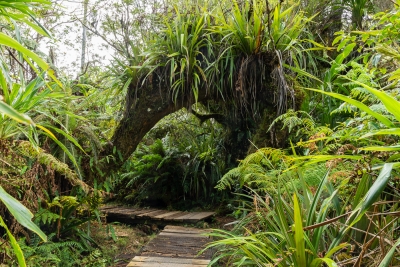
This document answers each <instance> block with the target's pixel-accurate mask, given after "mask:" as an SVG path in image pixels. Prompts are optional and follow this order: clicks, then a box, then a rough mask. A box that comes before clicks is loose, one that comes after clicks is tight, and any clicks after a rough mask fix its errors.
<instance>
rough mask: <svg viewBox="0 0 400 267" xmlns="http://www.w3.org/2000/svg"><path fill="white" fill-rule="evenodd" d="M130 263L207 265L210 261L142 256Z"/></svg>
mask: <svg viewBox="0 0 400 267" xmlns="http://www.w3.org/2000/svg"><path fill="white" fill-rule="evenodd" d="M131 261H136V262H165V263H180V264H208V263H209V262H210V260H200V259H185V258H166V257H143V256H136V257H134V258H133V259H132V260H131Z"/></svg>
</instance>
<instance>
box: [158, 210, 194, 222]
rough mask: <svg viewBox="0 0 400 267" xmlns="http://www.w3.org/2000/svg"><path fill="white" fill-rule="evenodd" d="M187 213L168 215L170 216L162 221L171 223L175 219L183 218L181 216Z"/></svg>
mask: <svg viewBox="0 0 400 267" xmlns="http://www.w3.org/2000/svg"><path fill="white" fill-rule="evenodd" d="M188 213H189V212H186V211H181V212H179V213H176V214H172V215H170V216H167V217H164V218H163V220H165V221H172V220H173V219H174V218H175V217H179V216H183V215H185V214H188Z"/></svg>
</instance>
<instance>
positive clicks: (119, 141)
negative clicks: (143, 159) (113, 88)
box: [101, 81, 207, 173]
mask: <svg viewBox="0 0 400 267" xmlns="http://www.w3.org/2000/svg"><path fill="white" fill-rule="evenodd" d="M160 88H161V89H160ZM165 88H166V86H161V85H160V84H157V81H153V82H152V83H147V84H146V85H144V86H143V87H141V88H139V89H137V87H136V85H135V84H131V85H130V86H129V88H128V92H127V96H126V103H125V108H124V114H123V118H122V119H121V121H120V122H119V124H118V126H117V128H116V130H115V132H114V134H113V137H112V138H111V141H110V143H109V144H108V146H107V147H106V149H105V150H104V151H103V153H102V156H103V157H106V156H109V155H113V156H114V160H108V161H106V162H107V163H106V164H104V166H102V168H101V169H102V170H103V171H104V172H105V173H110V172H111V171H113V170H116V169H117V168H118V167H120V166H121V165H122V164H123V162H125V161H126V160H127V159H128V158H129V156H130V155H131V154H132V153H133V152H134V151H135V149H136V147H137V146H138V145H139V143H140V142H141V141H142V139H143V137H144V136H145V135H146V133H148V132H149V131H150V130H151V128H153V127H154V126H155V125H156V124H157V122H159V121H160V120H161V119H162V118H164V117H165V116H167V115H169V114H171V113H173V112H176V111H178V110H179V109H181V108H183V107H189V106H191V105H192V104H193V100H192V99H193V98H182V99H181V100H180V101H177V103H174V102H173V101H172V99H171V95H170V91H169V90H168V89H167V90H166V89H165ZM206 99H207V92H206V90H202V91H200V92H199V98H198V101H199V102H201V101H205V100H206Z"/></svg>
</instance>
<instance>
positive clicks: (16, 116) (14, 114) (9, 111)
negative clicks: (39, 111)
mask: <svg viewBox="0 0 400 267" xmlns="http://www.w3.org/2000/svg"><path fill="white" fill-rule="evenodd" d="M0 113H3V114H5V115H7V116H9V117H10V118H11V119H13V120H15V121H17V122H20V123H23V124H26V125H35V123H34V122H33V121H32V119H31V118H30V117H29V116H28V115H25V114H22V113H19V112H18V111H16V110H15V109H14V108H13V107H11V106H9V105H8V104H6V103H4V102H3V101H1V100H0Z"/></svg>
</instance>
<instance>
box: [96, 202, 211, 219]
mask: <svg viewBox="0 0 400 267" xmlns="http://www.w3.org/2000/svg"><path fill="white" fill-rule="evenodd" d="M100 210H101V211H102V212H103V213H104V214H106V215H107V217H108V218H111V219H115V220H117V221H118V220H120V221H125V222H131V223H134V222H135V221H140V220H142V221H143V220H155V221H165V222H176V223H179V222H182V223H196V222H198V221H201V220H205V219H207V218H210V217H211V216H213V215H214V214H215V212H208V211H207V212H187V211H168V210H160V209H143V208H131V207H123V206H111V205H106V206H103V207H101V208H100Z"/></svg>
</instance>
